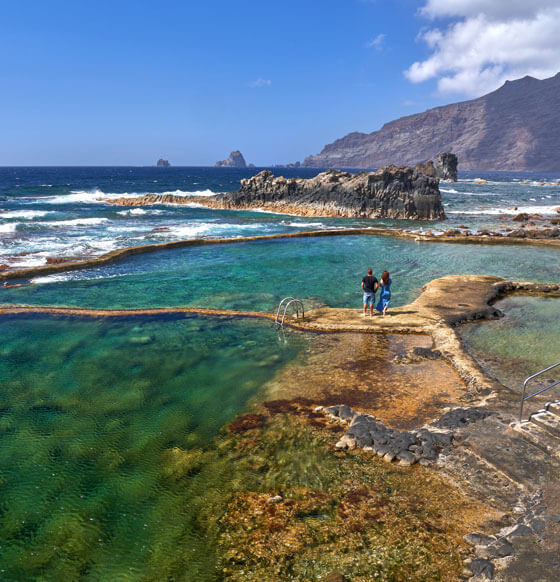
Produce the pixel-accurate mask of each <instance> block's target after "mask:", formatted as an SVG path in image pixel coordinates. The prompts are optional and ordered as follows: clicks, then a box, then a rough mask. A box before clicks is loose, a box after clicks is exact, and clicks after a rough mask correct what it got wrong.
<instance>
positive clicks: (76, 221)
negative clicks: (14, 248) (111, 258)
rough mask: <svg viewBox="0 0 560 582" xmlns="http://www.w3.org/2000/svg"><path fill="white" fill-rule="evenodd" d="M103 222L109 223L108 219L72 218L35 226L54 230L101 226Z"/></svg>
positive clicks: (43, 222) (44, 222)
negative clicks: (48, 227)
mask: <svg viewBox="0 0 560 582" xmlns="http://www.w3.org/2000/svg"><path fill="white" fill-rule="evenodd" d="M103 222H109V219H108V218H102V217H99V218H73V219H72V220H53V221H51V222H46V221H42V222H36V223H35V224H40V225H41V226H50V227H54V228H58V227H62V228H64V227H68V226H95V225H96V224H102V223H103Z"/></svg>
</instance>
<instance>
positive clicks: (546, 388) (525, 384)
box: [519, 362, 560, 422]
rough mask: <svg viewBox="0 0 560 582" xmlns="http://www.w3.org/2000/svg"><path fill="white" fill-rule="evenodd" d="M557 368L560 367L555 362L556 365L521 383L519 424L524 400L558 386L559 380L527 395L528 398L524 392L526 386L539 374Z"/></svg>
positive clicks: (521, 419) (521, 418)
mask: <svg viewBox="0 0 560 582" xmlns="http://www.w3.org/2000/svg"><path fill="white" fill-rule="evenodd" d="M557 366H560V362H557V363H556V364H553V365H552V366H549V367H548V368H545V369H544V370H541V371H540V372H537V373H536V374H533V375H532V376H529V377H528V378H526V380H525V382H523V391H522V392H521V405H520V407H519V422H522V421H523V405H524V404H525V400H529V398H533V396H538V395H539V394H542V393H543V392H546V391H547V390H550V389H551V388H554V386H557V385H558V384H560V380H556V381H555V382H553V383H552V384H549V385H548V386H545V387H544V388H540V389H539V390H537V391H536V392H533V393H532V394H529V396H525V391H526V389H527V384H528V383H529V382H530V381H531V380H532V379H533V378H536V377H537V376H540V375H541V374H544V373H545V372H548V371H550V370H552V369H554V368H556V367H557Z"/></svg>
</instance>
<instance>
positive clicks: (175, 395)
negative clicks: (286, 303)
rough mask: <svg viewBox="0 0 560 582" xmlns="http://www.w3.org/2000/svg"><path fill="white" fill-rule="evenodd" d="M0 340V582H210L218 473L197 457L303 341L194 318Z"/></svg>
mask: <svg viewBox="0 0 560 582" xmlns="http://www.w3.org/2000/svg"><path fill="white" fill-rule="evenodd" d="M0 331H1V333H2V346H1V355H2V357H1V359H0V439H1V441H0V442H1V445H2V446H1V447H0V500H1V502H0V579H1V580H38V579H40V580H56V581H60V580H78V579H84V580H111V581H113V580H161V579H164V578H165V579H175V578H173V576H174V575H175V574H176V573H178V572H181V573H182V577H183V578H184V579H187V580H197V581H198V580H202V581H203V580H211V579H214V555H213V546H212V542H211V540H210V539H208V537H207V533H208V532H209V531H211V524H212V520H215V519H216V518H217V516H215V515H213V514H212V502H211V501H212V496H215V497H216V496H217V497H218V498H219V496H220V491H221V488H222V487H223V486H224V485H225V484H226V483H227V482H228V479H230V478H231V475H230V472H229V467H230V466H229V465H228V464H221V465H219V464H216V465H211V466H207V467H201V466H200V462H199V459H200V455H201V454H202V450H203V449H205V448H206V449H207V448H208V447H211V446H218V444H217V443H218V442H219V437H218V438H217V435H218V434H219V431H220V429H221V427H222V426H223V425H224V424H226V423H228V422H229V421H230V420H231V419H232V418H233V417H235V416H236V415H237V414H238V413H240V412H241V411H243V410H244V409H245V408H246V406H247V402H248V400H249V399H250V398H251V397H253V396H254V395H255V393H256V392H257V390H258V389H259V388H260V386H261V385H262V384H263V383H265V382H266V381H267V380H269V379H270V378H271V377H272V376H273V375H274V374H275V372H276V371H277V370H278V369H279V368H280V367H282V366H283V365H285V364H286V363H287V362H288V361H290V360H292V359H293V358H295V357H296V356H297V354H298V353H299V352H300V351H301V348H302V346H304V345H305V343H306V341H307V339H306V338H307V337H308V336H305V335H303V334H297V335H294V336H292V337H291V339H290V341H279V340H278V335H277V332H276V330H275V329H274V328H273V327H272V326H271V325H270V324H269V323H266V324H263V323H261V322H255V321H251V320H241V321H240V320H230V319H205V318H200V317H178V318H165V319H162V318H158V319H155V318H152V319H150V318H128V319H94V318H91V319H88V318H74V319H65V318H54V317H18V318H14V317H3V318H0ZM185 573H186V574H185ZM169 576H171V578H169Z"/></svg>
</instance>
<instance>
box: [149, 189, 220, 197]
mask: <svg viewBox="0 0 560 582" xmlns="http://www.w3.org/2000/svg"><path fill="white" fill-rule="evenodd" d="M154 194H161V195H162V196H164V195H166V194H168V195H171V196H216V195H217V194H221V192H212V190H194V191H193V192H188V191H185V190H170V191H168V192H154ZM141 196H142V195H141Z"/></svg>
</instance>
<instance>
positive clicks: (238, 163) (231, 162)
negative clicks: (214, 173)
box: [216, 150, 247, 168]
mask: <svg viewBox="0 0 560 582" xmlns="http://www.w3.org/2000/svg"><path fill="white" fill-rule="evenodd" d="M246 167H247V162H246V161H245V158H244V157H243V154H242V153H241V152H240V151H239V150H235V151H234V152H231V154H229V158H227V160H221V161H219V162H216V168H246Z"/></svg>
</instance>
